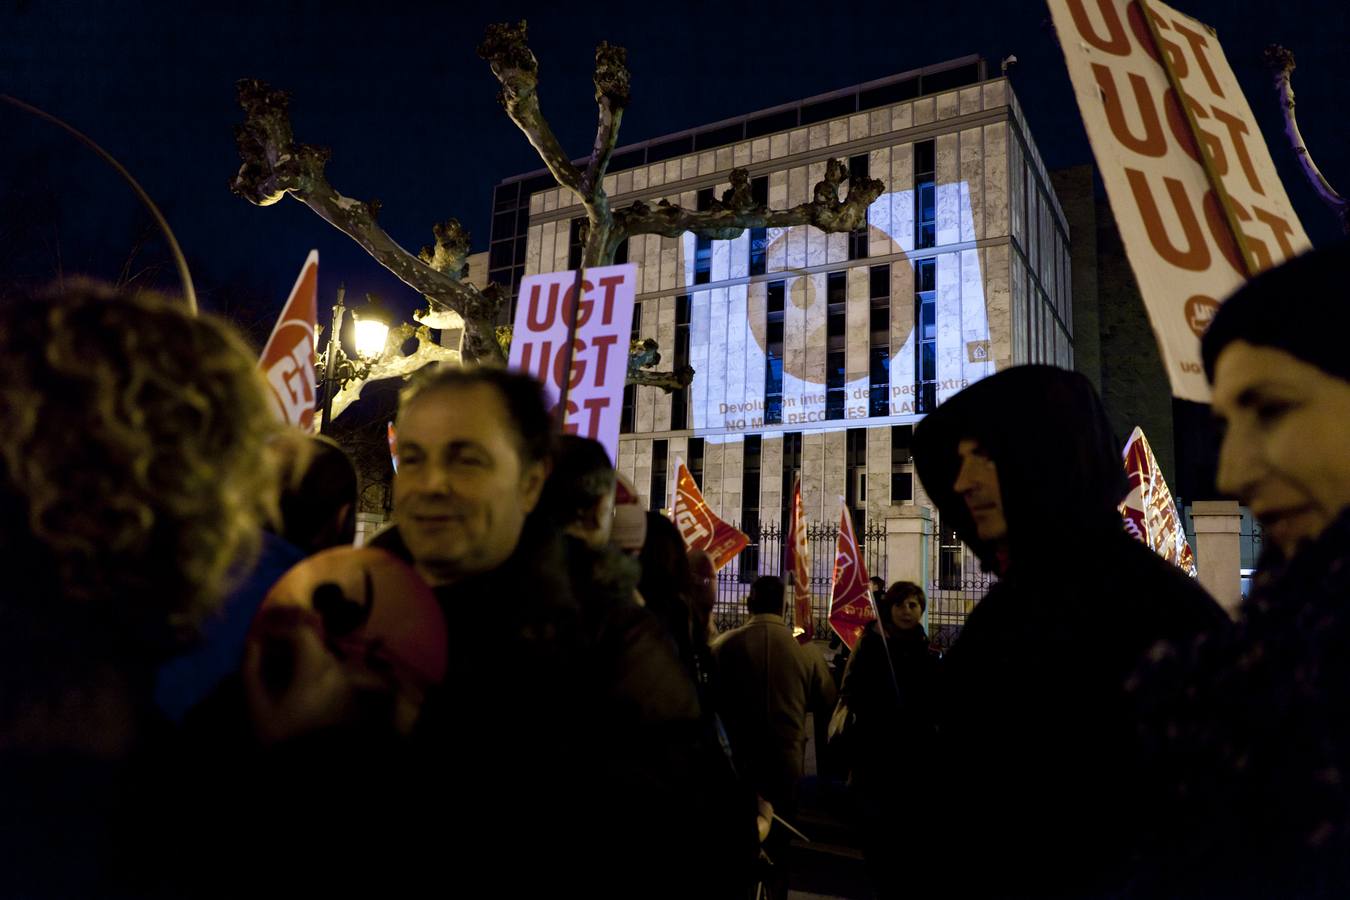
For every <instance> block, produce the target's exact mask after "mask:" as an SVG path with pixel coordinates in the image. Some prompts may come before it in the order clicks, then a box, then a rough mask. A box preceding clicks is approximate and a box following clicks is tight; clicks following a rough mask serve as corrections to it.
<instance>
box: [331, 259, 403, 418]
mask: <svg viewBox="0 0 1350 900" xmlns="http://www.w3.org/2000/svg"><path fill="white" fill-rule="evenodd" d="M346 296H347V287H346V285H339V286H338V293H337V304H336V305H335V306H334V307H333V324H332V329H331V330H330V331H329V333H328V346H327V347H326V348H324V351H323V353H321V354H319V355H318V360H317V362H316V368H317V369H318V376H319V384H320V385H321V386H322V387H323V420H322V423H321V424H320V426H319V433H320V434H324V433H326V432H327V431H328V425H329V420H330V419H331V418H332V411H333V395H334V394H336V393H337V392H338V391H340V390H342V388H344V387H345V386H346V385H347V382H349V381H354V380H355V381H360V380H364V379H366V378H367V377H369V376H370V368H371V366H372V365H374V364H375V363H377V362H379V360H380V357H381V356H382V355H383V354H384V345H385V341H386V340H387V338H388V337H389V326H388V325H387V324H385V323H384V322H381V321H380V320H379V319H376V318H369V317H368V318H365V319H362V318H360V316H359V315H357V313H356V311H355V310H353V311H352V319H353V320H354V322H355V326H356V328H355V331H356V335H355V336H356V359H355V360H353V359H351V358H350V357H348V356H347V354H346V353H344V352H343V350H342V320H343V318H344V317H345V315H346V312H347V307H346V306H345V305H344V303H343V301H344V299H345V298H346ZM366 302H367V303H370V304H371V305H372V306H373V305H374V298H372V297H371V296H370V295H369V294H367V295H366Z"/></svg>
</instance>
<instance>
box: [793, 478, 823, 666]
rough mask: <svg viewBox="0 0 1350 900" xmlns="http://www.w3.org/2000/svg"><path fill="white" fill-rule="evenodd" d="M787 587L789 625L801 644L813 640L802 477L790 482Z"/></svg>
mask: <svg viewBox="0 0 1350 900" xmlns="http://www.w3.org/2000/svg"><path fill="white" fill-rule="evenodd" d="M787 573H788V583H789V584H791V585H792V624H793V626H794V627H793V631H794V632H795V633H796V635H797V640H798V641H801V642H802V643H803V644H804V643H806V642H807V641H809V640H811V638H813V637H815V631H816V628H815V623H814V622H813V621H812V620H811V550H810V548H809V547H808V546H807V543H806V516H805V515H803V511H802V476H801V475H800V474H799V475H798V476H797V477H796V479H795V480H794V481H793V482H792V517H791V519H789V522H788V535H787Z"/></svg>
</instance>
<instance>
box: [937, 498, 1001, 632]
mask: <svg viewBox="0 0 1350 900" xmlns="http://www.w3.org/2000/svg"><path fill="white" fill-rule="evenodd" d="M936 532H937V533H936V534H935V535H934V536H933V540H932V542H931V552H930V564H931V565H930V568H929V572H930V573H931V577H930V579H929V584H928V636H929V638H930V639H931V641H932V643H933V644H934V645H935V646H937V647H940V648H941V649H943V650H946V649H947V648H948V647H950V646H951V645H952V643H953V642H954V641H955V640H956V638H957V635H959V634H960V633H961V628H962V627H963V626H964V625H965V623H966V617H967V616H969V615H970V611H971V610H972V609H974V608H975V604H976V603H978V602H979V601H980V598H981V597H983V596H984V595H985V594H986V593H987V592H988V591H989V588H991V587H992V586H993V584H994V582H995V580H996V578H995V576H994V575H993V574H992V573H990V572H985V571H984V570H983V569H982V568H981V566H980V561H979V558H978V557H977V556H976V555H975V554H974V553H973V552H972V551H971V549H970V548H969V547H967V546H966V545H965V544H963V543H962V542H961V539H960V538H959V537H957V536H956V532H954V531H952V530H951V529H943V528H942V527H940V523H939V527H938V528H937V529H936Z"/></svg>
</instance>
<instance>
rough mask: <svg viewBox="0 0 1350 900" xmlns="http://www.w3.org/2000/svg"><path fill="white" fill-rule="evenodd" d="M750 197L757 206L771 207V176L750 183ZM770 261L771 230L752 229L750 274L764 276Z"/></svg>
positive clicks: (761, 177) (755, 179) (763, 176)
mask: <svg viewBox="0 0 1350 900" xmlns="http://www.w3.org/2000/svg"><path fill="white" fill-rule="evenodd" d="M750 196H751V197H753V198H754V200H755V205H756V206H761V207H764V208H765V209H767V208H768V206H769V176H768V175H761V176H760V177H759V178H754V179H751V181H750ZM768 260H769V229H767V228H751V229H750V274H751V275H763V274H764V272H765V267H766V266H767V265H768Z"/></svg>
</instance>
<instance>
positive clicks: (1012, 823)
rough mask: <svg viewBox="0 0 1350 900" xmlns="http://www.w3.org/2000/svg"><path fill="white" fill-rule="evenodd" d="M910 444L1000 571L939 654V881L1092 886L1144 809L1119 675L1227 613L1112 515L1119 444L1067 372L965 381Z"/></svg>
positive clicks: (1040, 890)
mask: <svg viewBox="0 0 1350 900" xmlns="http://www.w3.org/2000/svg"><path fill="white" fill-rule="evenodd" d="M914 460H915V467H916V470H917V472H918V475H919V478H920V480H921V481H922V483H923V486H924V489H925V490H926V491H927V492H928V495H929V496H930V497H931V498H932V500H933V502H934V504H935V505H936V506H937V508H938V512H939V515H940V517H941V522H942V525H943V527H944V528H946V527H951V528H954V529H955V531H956V533H957V534H958V535H959V536H960V538H961V539H962V540H963V541H964V542H965V543H966V545H967V546H969V547H970V548H971V549H972V550H973V551H974V552H975V553H976V554H977V555H978V557H979V559H980V560H981V562H982V564H983V565H984V567H985V568H986V569H988V570H991V571H993V572H995V573H997V575H998V578H999V580H998V581H997V582H996V583H995V584H994V586H993V587H992V588H991V589H990V590H989V592H988V594H986V595H985V597H984V598H983V599H981V600H980V601H979V603H978V604H977V605H976V606H975V608H974V610H973V611H972V612H971V614H970V616H969V617H968V619H967V620H966V623H965V626H964V627H963V629H962V631H961V634H960V636H959V637H958V638H957V640H956V642H955V644H954V645H953V646H952V648H951V649H950V650H949V651H948V653H947V655H946V656H945V657H944V659H943V672H944V674H943V681H944V695H943V699H942V703H941V706H940V715H941V718H940V722H939V726H940V732H939V733H940V738H939V740H940V750H939V754H938V758H939V759H940V760H942V765H943V766H945V767H947V770H948V771H947V772H946V775H947V785H946V786H945V787H944V789H945V790H947V791H950V792H951V797H950V799H951V802H950V803H948V804H944V809H945V810H946V813H947V814H948V815H950V816H952V822H951V823H950V824H951V828H952V831H951V833H952V834H958V833H959V834H960V835H961V840H960V841H959V847H960V851H959V852H960V854H961V858H962V860H963V861H964V864H963V865H960V866H952V867H950V874H952V875H953V876H954V877H955V878H956V882H955V883H952V884H949V885H947V886H948V887H951V888H952V889H953V892H954V893H955V894H956V895H960V896H976V897H989V896H1028V895H1034V896H1041V897H1049V896H1072V897H1090V896H1098V895H1103V894H1107V893H1109V892H1110V890H1111V889H1112V888H1114V887H1115V886H1116V885H1117V884H1118V883H1120V882H1121V881H1123V880H1124V879H1125V878H1126V877H1127V872H1128V867H1129V859H1128V857H1129V853H1128V849H1127V848H1129V847H1130V846H1131V844H1130V841H1131V839H1132V837H1133V834H1134V831H1135V829H1137V827H1138V823H1139V821H1140V820H1141V819H1142V818H1144V817H1145V816H1146V810H1144V809H1143V808H1141V807H1140V805H1139V804H1138V803H1137V801H1136V797H1137V792H1136V790H1135V788H1136V787H1137V785H1138V783H1139V781H1140V778H1141V774H1140V772H1141V764H1140V758H1139V757H1140V754H1139V753H1138V752H1137V750H1136V745H1135V720H1134V718H1133V715H1132V712H1131V709H1130V706H1129V700H1128V696H1127V693H1126V690H1125V682H1126V680H1127V678H1128V677H1129V676H1130V674H1131V673H1132V672H1133V671H1134V669H1135V666H1136V664H1137V661H1138V660H1139V659H1140V657H1141V656H1142V655H1143V654H1144V653H1145V652H1146V651H1147V649H1148V648H1149V647H1150V646H1151V645H1152V644H1154V643H1155V642H1156V641H1158V640H1159V639H1163V638H1173V639H1181V638H1189V637H1190V636H1192V635H1194V634H1196V633H1199V632H1202V631H1205V630H1208V629H1214V628H1222V627H1224V625H1225V623H1226V618H1225V616H1224V614H1223V612H1222V610H1221V609H1220V608H1219V606H1218V605H1217V604H1216V603H1215V602H1214V601H1213V600H1212V599H1211V598H1210V597H1209V595H1208V594H1206V593H1205V592H1204V590H1203V589H1202V588H1201V587H1200V586H1199V585H1198V584H1197V583H1196V582H1195V581H1194V580H1192V579H1191V578H1189V577H1188V576H1186V575H1185V574H1184V573H1183V572H1182V571H1181V570H1180V569H1178V568H1176V567H1175V566H1173V565H1171V564H1169V563H1168V562H1166V561H1165V560H1163V559H1162V558H1161V557H1160V556H1158V555H1157V554H1156V553H1154V552H1153V551H1152V550H1150V549H1149V548H1148V547H1147V546H1145V545H1144V544H1143V543H1141V542H1140V541H1138V540H1136V539H1134V538H1132V537H1131V536H1130V535H1129V534H1128V533H1127V532H1126V531H1125V529H1124V526H1123V520H1122V518H1121V515H1120V513H1119V511H1118V508H1117V507H1118V504H1119V502H1120V501H1121V499H1122V498H1123V497H1124V496H1125V493H1126V481H1125V475H1124V469H1123V464H1122V460H1121V455H1120V444H1119V443H1118V442H1117V441H1116V439H1115V438H1114V436H1113V435H1112V433H1111V428H1110V425H1109V423H1108V421H1107V418H1106V413H1105V411H1104V409H1103V408H1102V404H1101V401H1100V399H1099V398H1098V397H1097V394H1096V392H1095V391H1094V390H1093V389H1092V386H1091V385H1090V384H1089V382H1088V381H1087V379H1086V378H1084V377H1083V376H1082V375H1079V374H1077V373H1074V372H1070V371H1067V370H1063V369H1058V368H1054V367H1051V366H1041V365H1034V366H1019V367H1015V368H1011V369H1007V370H1005V371H1003V372H999V373H997V374H995V375H992V376H990V377H988V378H985V379H983V380H982V381H979V382H976V383H975V384H974V385H972V386H971V387H969V388H967V389H966V390H963V391H961V392H960V393H959V394H957V395H956V396H954V397H952V398H951V399H950V400H948V401H946V402H945V403H944V404H942V405H941V406H940V407H938V408H937V409H936V410H935V411H934V412H932V413H930V414H929V415H928V416H927V418H925V419H924V420H923V421H922V422H921V423H920V424H919V426H918V428H917V429H916V430H915V434H914ZM939 843H940V844H941V845H942V846H945V847H955V846H957V843H958V842H952V841H943V842H939ZM938 849H940V848H938ZM1048 854H1053V860H1051V859H1047V855H1048ZM939 868H946V867H943V866H939Z"/></svg>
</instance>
